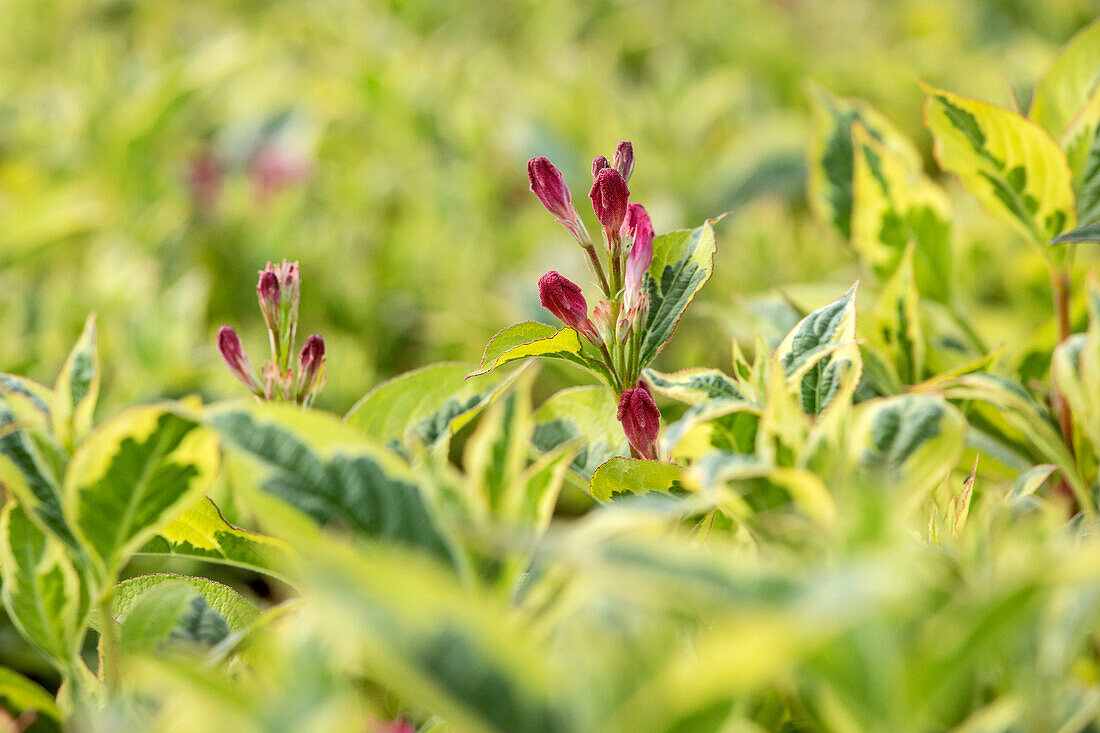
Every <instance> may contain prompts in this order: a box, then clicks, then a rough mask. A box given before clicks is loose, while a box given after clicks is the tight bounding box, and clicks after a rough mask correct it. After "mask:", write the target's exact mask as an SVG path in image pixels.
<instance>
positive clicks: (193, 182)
mask: <svg viewBox="0 0 1100 733" xmlns="http://www.w3.org/2000/svg"><path fill="white" fill-rule="evenodd" d="M224 178H225V167H224V166H223V165H222V162H221V161H220V160H218V158H217V156H216V155H214V153H213V152H211V151H209V150H204V151H202V152H200V153H198V154H196V155H195V156H194V157H193V158H191V162H190V165H189V168H188V171H187V184H188V186H190V188H191V195H192V196H193V197H194V198H195V204H196V205H197V206H198V208H199V210H200V211H201V212H202V213H203V214H207V215H209V214H212V213H213V212H214V209H215V208H216V207H217V205H218V200H219V199H220V198H221V192H222V182H223V180H224Z"/></svg>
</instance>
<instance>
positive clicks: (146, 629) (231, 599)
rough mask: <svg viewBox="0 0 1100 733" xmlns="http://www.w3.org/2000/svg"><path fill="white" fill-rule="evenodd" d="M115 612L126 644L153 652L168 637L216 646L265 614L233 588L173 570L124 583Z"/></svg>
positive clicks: (113, 601)
mask: <svg viewBox="0 0 1100 733" xmlns="http://www.w3.org/2000/svg"><path fill="white" fill-rule="evenodd" d="M111 613H112V615H113V616H114V619H115V621H116V622H119V623H121V624H122V633H121V637H120V639H121V641H122V643H123V645H124V648H125V645H126V644H127V643H130V644H132V645H133V646H131V647H130V651H139V650H148V649H149V648H150V646H155V645H156V644H157V643H159V642H160V641H164V640H165V639H167V638H168V637H169V635H174V636H175V637H176V638H179V639H181V640H184V641H198V642H202V643H204V644H207V645H210V644H216V643H218V642H220V641H222V640H223V639H224V638H225V637H226V636H228V633H229V632H234V633H235V632H239V631H243V630H245V629H247V628H249V627H250V626H251V625H252V624H253V623H255V622H256V621H257V620H258V619H259V618H260V612H259V611H257V610H256V608H255V607H254V606H253V605H252V604H251V603H249V602H248V601H247V600H246V599H245V597H244V596H242V595H241V594H240V593H238V592H237V591H235V590H233V589H232V588H230V587H229V586H227V585H223V584H221V583H217V582H215V581H213V580H208V579H207V578H196V577H190V576H186V575H176V574H173V573H157V574H154V575H140V576H137V577H135V578H130V579H128V580H124V581H123V582H121V583H119V584H118V585H117V586H116V587H115V593H114V596H113V598H112V599H111ZM128 634H129V636H130V641H129V642H127V635H128Z"/></svg>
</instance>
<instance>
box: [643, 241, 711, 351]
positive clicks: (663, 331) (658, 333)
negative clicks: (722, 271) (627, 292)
mask: <svg viewBox="0 0 1100 733" xmlns="http://www.w3.org/2000/svg"><path fill="white" fill-rule="evenodd" d="M716 248H717V243H716V241H715V239H714V228H713V227H712V226H711V223H710V222H709V221H708V222H705V223H704V224H703V225H702V226H701V227H699V228H697V229H684V230H681V231H677V232H669V233H668V234H662V235H661V236H659V237H657V238H656V239H654V240H653V263H652V264H651V265H650V266H649V272H648V274H647V275H646V288H647V290H648V292H649V318H648V319H647V320H646V325H645V331H644V334H645V337H644V339H643V340H642V349H641V355H640V362H639V363H640V364H641V365H642V367H645V366H646V365H648V364H649V363H650V362H651V361H653V359H654V358H655V357H656V356H657V354H659V353H660V351H661V349H663V348H664V346H665V344H667V343H668V342H669V339H671V338H672V334H673V332H674V331H675V330H676V324H678V323H679V322H680V319H681V318H682V317H683V315H684V311H685V310H687V307H688V306H689V305H691V301H692V300H694V299H695V296H696V294H697V293H698V292H699V291H700V290H701V289H702V288H703V285H705V284H706V282H707V280H709V279H710V275H711V273H712V272H713V271H714V252H715V250H716Z"/></svg>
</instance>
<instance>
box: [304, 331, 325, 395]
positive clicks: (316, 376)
mask: <svg viewBox="0 0 1100 733" xmlns="http://www.w3.org/2000/svg"><path fill="white" fill-rule="evenodd" d="M324 369H325V340H324V339H323V338H321V337H320V336H318V335H317V334H313V335H312V336H310V337H309V338H308V339H306V345H305V346H303V347H302V353H301V354H299V355H298V395H297V397H298V402H301V403H303V404H304V403H305V402H306V401H307V400H308V399H309V398H310V397H312V396H313V395H314V394H316V393H317V392H319V391H320V390H321V387H322V386H323V385H324V379H325V372H324Z"/></svg>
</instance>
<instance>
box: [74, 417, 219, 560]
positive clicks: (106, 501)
mask: <svg viewBox="0 0 1100 733" xmlns="http://www.w3.org/2000/svg"><path fill="white" fill-rule="evenodd" d="M178 409H179V408H177V407H174V406H173V405H170V404H162V405H152V406H149V407H139V408H136V409H133V410H129V411H127V412H124V413H122V414H121V415H119V416H118V417H116V418H114V419H112V420H110V421H109V422H107V423H105V424H104V425H102V426H100V427H99V428H98V429H97V430H96V431H95V432H94V433H92V434H91V435H90V436H89V437H88V438H87V439H86V440H85V441H84V442H83V443H82V444H81V446H80V448H79V449H78V450H77V452H76V453H75V454H74V455H73V459H72V462H71V463H70V465H69V470H68V472H67V473H66V474H65V485H64V492H63V494H64V505H65V511H66V515H67V516H68V517H70V518H71V522H72V524H73V526H74V527H75V528H76V529H77V533H78V535H79V536H80V538H81V539H82V540H83V543H84V545H85V546H86V547H87V548H88V549H89V550H91V553H92V556H93V559H94V561H95V563H96V567H97V569H98V571H99V573H100V577H101V578H104V579H108V580H110V579H111V578H113V577H114V574H115V573H116V572H117V571H118V570H119V569H120V568H121V566H122V565H123V564H124V563H125V562H126V561H127V560H128V559H129V557H130V555H132V554H133V553H134V552H137V551H138V550H139V549H140V548H141V547H142V546H143V545H144V544H145V543H146V542H148V541H149V540H150V539H152V538H153V537H154V536H156V534H157V533H158V532H159V531H160V530H161V529H163V528H164V527H166V526H168V525H169V524H171V522H172V521H173V520H174V519H176V518H177V517H178V516H179V515H180V514H182V513H183V512H184V511H185V510H186V509H187V507H189V506H191V505H192V504H194V503H195V502H196V501H197V500H198V498H199V497H201V496H202V495H203V494H204V493H205V492H206V491H207V490H208V489H209V488H210V487H211V486H212V485H213V482H214V478H215V475H216V474H217V470H218V448H217V439H216V437H215V436H214V435H213V434H212V433H211V432H210V431H208V430H206V429H204V428H203V426H202V425H201V424H200V423H199V422H198V421H197V420H194V419H192V418H190V417H186V416H185V415H184V414H181V413H180V412H177V410H178Z"/></svg>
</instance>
